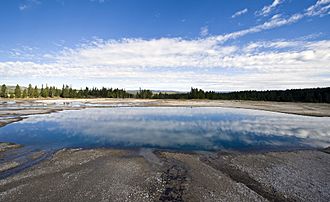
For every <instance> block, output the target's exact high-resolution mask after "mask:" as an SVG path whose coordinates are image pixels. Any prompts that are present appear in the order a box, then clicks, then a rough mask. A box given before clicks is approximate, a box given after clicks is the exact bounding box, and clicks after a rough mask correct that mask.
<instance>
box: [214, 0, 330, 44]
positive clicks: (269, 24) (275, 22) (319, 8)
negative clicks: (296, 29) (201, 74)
mask: <svg viewBox="0 0 330 202" xmlns="http://www.w3.org/2000/svg"><path fill="white" fill-rule="evenodd" d="M275 1H276V0H275ZM275 1H274V2H275ZM279 2H280V3H281V2H282V1H279ZM273 4H274V3H273ZM276 5H277V4H276ZM329 10H330V0H318V1H317V2H316V3H315V4H313V5H312V6H310V7H308V8H307V9H306V10H305V11H303V12H301V13H295V14H293V15H291V16H289V17H287V18H284V17H281V15H280V14H275V15H273V16H272V17H271V19H270V20H268V21H266V22H264V23H262V24H259V25H256V26H253V27H250V28H248V29H243V30H240V31H236V32H232V33H228V34H224V35H218V36H216V37H215V38H216V39H217V40H218V41H219V42H226V41H228V40H231V39H236V38H238V37H242V36H245V35H247V34H252V33H257V32H261V31H264V30H269V29H274V28H277V27H281V26H285V25H289V24H292V23H296V22H298V21H299V20H301V19H303V18H304V17H312V16H324V15H329Z"/></svg>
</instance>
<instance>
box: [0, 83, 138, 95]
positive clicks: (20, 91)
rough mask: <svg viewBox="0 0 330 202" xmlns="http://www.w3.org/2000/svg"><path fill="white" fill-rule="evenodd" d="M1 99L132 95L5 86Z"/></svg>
mask: <svg viewBox="0 0 330 202" xmlns="http://www.w3.org/2000/svg"><path fill="white" fill-rule="evenodd" d="M0 97H3V98H40V97H41V98H54V97H61V98H130V97H133V95H132V94H130V93H127V92H126V91H125V90H123V89H118V88H115V89H113V88H101V89H98V88H91V89H89V88H88V87H86V88H85V89H80V90H76V89H73V88H72V87H69V86H68V85H63V87H62V88H61V89H59V88H57V87H55V86H50V87H49V86H48V85H46V86H45V87H44V85H42V86H41V88H38V86H35V87H32V85H31V84H29V86H28V87H27V88H24V89H22V88H21V87H20V86H19V85H16V87H15V89H14V90H13V91H10V90H9V88H8V87H7V86H6V85H5V84H3V85H2V86H1V89H0Z"/></svg>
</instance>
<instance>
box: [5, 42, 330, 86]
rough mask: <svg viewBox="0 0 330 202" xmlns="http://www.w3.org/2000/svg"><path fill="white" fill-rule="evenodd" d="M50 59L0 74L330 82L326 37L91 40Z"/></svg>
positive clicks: (174, 81)
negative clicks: (237, 41)
mask: <svg viewBox="0 0 330 202" xmlns="http://www.w3.org/2000/svg"><path fill="white" fill-rule="evenodd" d="M52 60H53V62H52V63H34V62H19V61H16V62H0V75H1V76H3V77H12V78H15V77H19V76H21V75H30V76H31V77H32V78H34V77H36V78H45V75H47V76H46V78H47V79H49V78H50V77H56V78H73V79H95V80H97V79H107V80H108V81H111V84H112V85H113V86H115V87H125V88H135V89H136V88H137V87H139V86H141V85H142V87H147V88H153V89H176V90H177V89H179V90H187V89H189V88H190V87H191V86H196V87H202V88H205V89H210V90H243V89H283V88H284V89H285V88H300V87H316V86H329V85H330V78H328V77H320V76H321V75H329V74H330V64H329V61H330V40H325V41H314V42H307V41H285V40H278V41H258V42H254V43H249V44H247V45H245V46H224V45H220V44H218V43H217V42H216V41H212V40H210V39H209V38H206V39H198V40H183V39H180V38H174V39H169V38H161V39H153V40H143V39H126V40H121V41H93V42H91V43H90V44H88V45H83V46H82V47H81V48H78V49H66V50H65V51H63V52H61V53H60V54H58V55H53V56H52ZM230 72H236V73H234V74H230ZM83 85H85V84H83ZM79 87H80V86H79Z"/></svg>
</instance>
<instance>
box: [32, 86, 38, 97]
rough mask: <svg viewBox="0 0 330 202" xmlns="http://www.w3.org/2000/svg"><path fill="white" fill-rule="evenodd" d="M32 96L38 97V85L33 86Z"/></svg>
mask: <svg viewBox="0 0 330 202" xmlns="http://www.w3.org/2000/svg"><path fill="white" fill-rule="evenodd" d="M33 97H34V98H38V97H39V91H38V87H37V86H35V87H34V90H33Z"/></svg>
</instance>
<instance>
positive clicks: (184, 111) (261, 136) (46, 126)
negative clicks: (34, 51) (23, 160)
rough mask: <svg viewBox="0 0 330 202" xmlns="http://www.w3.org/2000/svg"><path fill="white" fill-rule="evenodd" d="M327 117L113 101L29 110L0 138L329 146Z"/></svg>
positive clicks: (213, 146)
mask: <svg viewBox="0 0 330 202" xmlns="http://www.w3.org/2000/svg"><path fill="white" fill-rule="evenodd" d="M329 123H330V118H324V117H322V118H321V117H308V116H299V115H289V114H283V113H274V112H266V111H258V110H249V109H233V108H216V107H200V108H199V107H196V108H189V107H115V108H88V109H82V110H67V111H62V112H58V113H52V114H44V115H32V116H29V117H28V118H27V119H24V120H23V121H20V122H16V123H12V124H9V125H7V126H5V127H2V128H0V142H15V143H19V144H23V145H26V146H30V147H31V146H32V147H35V148H38V149H60V148H64V147H74V148H75V147H83V148H96V147H120V148H137V147H150V148H162V149H176V150H219V149H233V150H277V149H290V148H313V147H316V148H318V147H327V146H330V124H329Z"/></svg>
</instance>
